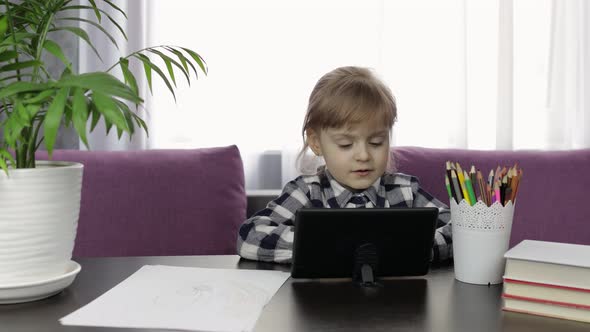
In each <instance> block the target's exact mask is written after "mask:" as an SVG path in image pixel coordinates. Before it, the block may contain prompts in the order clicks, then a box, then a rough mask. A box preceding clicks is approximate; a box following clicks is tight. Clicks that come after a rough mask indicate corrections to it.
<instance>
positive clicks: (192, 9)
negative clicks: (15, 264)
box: [81, 0, 590, 189]
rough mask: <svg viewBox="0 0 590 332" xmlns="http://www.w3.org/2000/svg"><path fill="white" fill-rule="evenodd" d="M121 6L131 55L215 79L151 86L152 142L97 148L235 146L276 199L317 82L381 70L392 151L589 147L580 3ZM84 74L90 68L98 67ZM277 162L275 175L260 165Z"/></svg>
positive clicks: (486, 0) (307, 1)
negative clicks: (180, 56)
mask: <svg viewBox="0 0 590 332" xmlns="http://www.w3.org/2000/svg"><path fill="white" fill-rule="evenodd" d="M117 4H118V5H120V6H122V7H123V6H125V8H127V9H128V13H129V23H128V24H129V25H128V26H127V31H128V34H129V39H130V41H132V42H133V43H136V44H134V45H131V46H128V47H129V49H128V50H129V51H132V50H135V49H138V48H141V47H143V46H146V45H158V44H173V45H182V46H186V47H189V48H192V49H194V50H196V51H197V52H199V53H200V54H201V55H202V56H203V57H204V58H205V60H206V61H207V63H208V66H209V75H208V76H207V77H200V78H199V80H198V81H193V82H192V84H191V86H190V87H189V86H188V85H186V84H182V83H179V86H178V89H177V102H176V103H175V102H174V100H173V99H172V97H171V96H170V93H169V92H168V91H167V88H166V87H165V86H164V85H163V83H162V82H158V81H155V82H154V97H153V98H148V100H147V101H146V108H147V109H148V112H149V114H148V118H147V120H148V125H149V127H150V137H149V139H148V140H145V139H143V137H141V136H139V137H138V140H139V142H136V141H133V142H132V143H128V141H127V140H122V141H121V142H118V141H117V140H116V138H114V139H113V138H109V139H107V140H106V141H105V140H104V138H103V133H102V131H100V129H99V133H97V135H95V136H94V138H93V142H92V143H91V144H92V148H96V146H99V147H101V148H102V147H104V148H144V147H148V148H194V147H207V146H219V145H228V144H237V145H238V147H239V148H240V150H241V152H242V157H243V159H244V163H245V172H246V186H247V188H248V189H268V187H265V186H266V185H267V184H268V183H270V182H272V183H273V185H272V186H273V187H275V188H279V187H280V186H281V185H282V183H284V182H286V181H288V180H290V179H292V178H294V177H295V176H296V175H297V171H296V169H295V167H294V161H295V156H296V154H297V153H298V151H299V148H300V147H301V132H300V130H301V122H302V120H303V116H304V113H305V109H306V106H307V98H308V97H309V93H310V91H311V89H312V88H313V85H314V84H315V82H316V81H317V80H318V79H319V77H320V76H321V75H323V74H324V73H326V72H327V71H329V70H331V69H333V68H335V67H338V66H343V65H359V66H366V67H370V68H373V69H375V71H376V72H377V73H378V74H379V76H380V77H381V78H382V79H383V80H384V81H385V83H386V84H388V85H389V86H390V87H391V89H392V91H393V93H394V95H395V96H396V99H397V102H398V109H399V116H398V123H396V125H395V126H394V132H393V144H395V145H413V146H423V147H435V148H468V149H489V150H493V149H571V148H583V147H590V134H586V132H587V131H589V129H590V128H588V127H589V123H590V115H589V114H588V111H587V109H586V108H587V106H586V105H588V103H587V102H586V100H587V98H589V96H590V91H588V89H589V85H588V84H590V83H588V84H587V83H586V82H590V81H588V77H590V76H589V74H590V66H587V65H586V59H589V58H588V56H589V54H588V45H589V43H588V40H589V38H590V37H589V35H588V34H589V33H588V31H590V30H589V29H588V26H587V25H588V24H589V23H587V22H588V19H589V18H588V17H587V16H588V4H587V3H586V2H585V1H584V0H567V1H553V2H552V1H551V0H519V1H512V0H482V1H467V0H415V1H403V0H396V1H386V0H366V1H361V0H324V1H313V0H299V1H284V2H277V1H271V0H251V1H247V2H244V1H238V0H215V1H213V0H168V1H156V0H149V1H127V2H126V1H118V2H117ZM147 22H149V25H148V24H146V23H147ZM105 43H106V44H105V45H102V47H104V48H106V47H107V46H108V45H107V44H108V43H107V42H106V41H105ZM97 47H99V46H98V45H97ZM99 48H100V47H99ZM81 52H84V53H83V54H86V55H88V56H92V52H91V51H89V50H88V49H87V50H86V51H81ZM123 53H127V52H123ZM83 58H84V57H83V56H81V59H83ZM114 61H116V59H114ZM105 62H107V63H110V62H111V61H105ZM88 64H89V65H88V66H89V67H92V66H95V65H96V64H95V60H91V59H90V58H88ZM144 95H146V94H144ZM101 144H102V145H101ZM269 156H270V158H269ZM276 156H280V157H281V161H280V162H279V164H281V165H282V167H280V168H281V169H280V170H276V171H273V170H270V169H268V168H266V167H265V166H264V165H262V163H265V162H266V161H268V160H273V163H275V162H276V158H274V157H276ZM275 168H277V167H275ZM261 170H264V171H261ZM276 178H278V180H276V181H275V180H274V179H276ZM269 179H272V181H270V180H269ZM279 182H280V183H279Z"/></svg>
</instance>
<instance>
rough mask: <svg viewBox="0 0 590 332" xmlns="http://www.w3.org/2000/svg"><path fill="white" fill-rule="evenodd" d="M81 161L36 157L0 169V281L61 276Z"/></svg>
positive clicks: (73, 224)
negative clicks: (26, 165)
mask: <svg viewBox="0 0 590 332" xmlns="http://www.w3.org/2000/svg"><path fill="white" fill-rule="evenodd" d="M82 171H83V165H82V164H80V163H73V162H59V161H48V162H45V161H38V162H37V168H31V169H10V170H9V174H8V176H7V175H6V173H5V172H4V171H2V170H1V169H0V285H10V284H20V283H24V282H34V281H36V280H44V279H48V278H51V277H55V276H60V275H62V274H64V272H65V271H66V269H67V266H68V263H69V262H70V260H71V258H72V251H73V249H74V241H75V239H76V230H77V227H78V215H79V213H80V197H81V190H82Z"/></svg>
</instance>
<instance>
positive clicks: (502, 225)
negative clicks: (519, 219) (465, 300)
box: [451, 200, 514, 285]
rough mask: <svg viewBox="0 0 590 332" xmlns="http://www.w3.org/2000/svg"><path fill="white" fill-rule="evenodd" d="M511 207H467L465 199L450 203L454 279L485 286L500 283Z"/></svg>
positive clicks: (496, 204) (511, 211)
mask: <svg viewBox="0 0 590 332" xmlns="http://www.w3.org/2000/svg"><path fill="white" fill-rule="evenodd" d="M513 216H514V205H512V202H511V201H510V202H508V204H506V206H502V204H500V203H499V202H496V203H494V204H492V205H491V206H489V207H488V206H487V205H486V204H484V203H483V202H481V201H478V202H477V203H476V204H475V205H473V206H470V205H469V204H468V203H467V202H466V201H465V200H462V201H461V202H459V204H457V203H456V202H455V201H454V200H451V220H452V223H451V224H452V232H453V257H454V265H455V278H456V279H457V280H459V281H462V282H466V283H470V284H479V285H488V284H499V283H502V276H503V274H504V267H505V259H504V253H506V251H507V250H508V245H509V242H510V231H511V229H512V218H513Z"/></svg>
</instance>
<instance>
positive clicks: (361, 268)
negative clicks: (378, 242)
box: [352, 243, 380, 287]
mask: <svg viewBox="0 0 590 332" xmlns="http://www.w3.org/2000/svg"><path fill="white" fill-rule="evenodd" d="M378 265H379V255H378V254H377V247H376V246H375V245H374V244H372V243H365V244H362V245H360V246H358V248H356V250H355V252H354V270H353V272H352V273H353V277H352V279H353V280H354V281H355V282H356V283H358V284H359V285H360V286H363V287H377V286H380V284H379V283H378V282H377V281H376V275H377V266H378Z"/></svg>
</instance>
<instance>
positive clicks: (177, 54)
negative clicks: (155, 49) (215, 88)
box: [164, 46, 199, 85]
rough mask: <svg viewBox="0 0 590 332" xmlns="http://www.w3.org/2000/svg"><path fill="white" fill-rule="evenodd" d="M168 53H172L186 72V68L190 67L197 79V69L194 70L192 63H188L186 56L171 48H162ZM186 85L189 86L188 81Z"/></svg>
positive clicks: (187, 70)
mask: <svg viewBox="0 0 590 332" xmlns="http://www.w3.org/2000/svg"><path fill="white" fill-rule="evenodd" d="M164 47H165V48H166V49H167V50H168V51H169V52H172V53H174V54H175V55H176V57H178V60H180V63H182V65H183V67H184V69H185V70H186V72H187V73H188V72H189V69H188V66H190V67H191V68H192V69H193V71H194V72H195V76H196V77H197V78H199V73H197V69H196V68H195V66H194V65H193V63H192V62H191V61H189V59H187V57H186V56H184V54H182V52H180V51H179V50H177V49H175V48H173V47H171V46H164ZM188 84H189V85H190V84H191V82H190V81H189V82H188Z"/></svg>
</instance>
